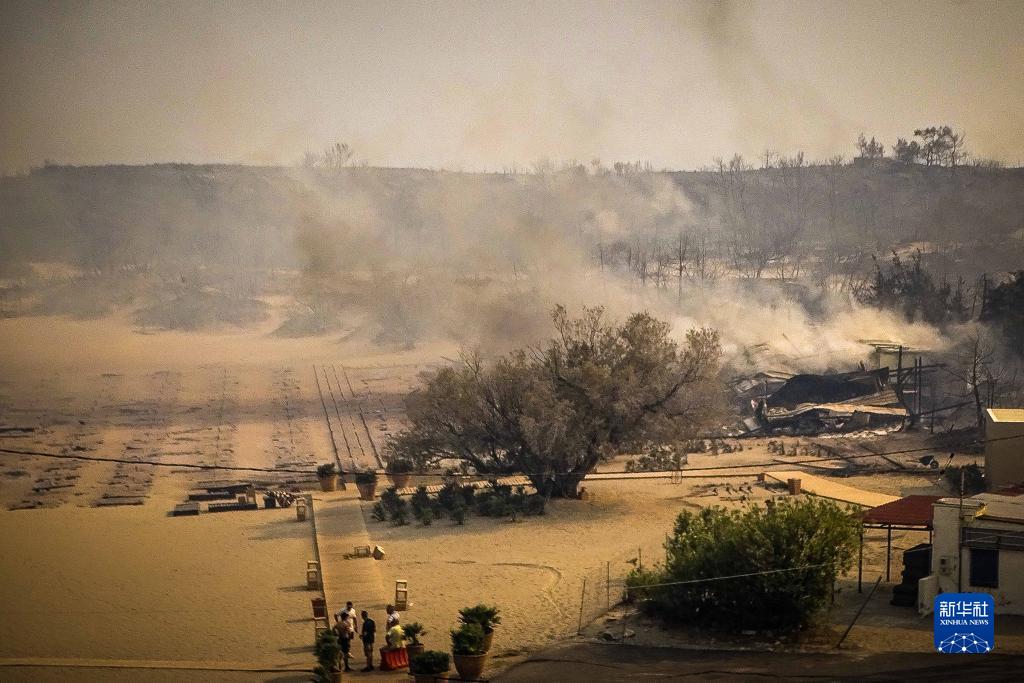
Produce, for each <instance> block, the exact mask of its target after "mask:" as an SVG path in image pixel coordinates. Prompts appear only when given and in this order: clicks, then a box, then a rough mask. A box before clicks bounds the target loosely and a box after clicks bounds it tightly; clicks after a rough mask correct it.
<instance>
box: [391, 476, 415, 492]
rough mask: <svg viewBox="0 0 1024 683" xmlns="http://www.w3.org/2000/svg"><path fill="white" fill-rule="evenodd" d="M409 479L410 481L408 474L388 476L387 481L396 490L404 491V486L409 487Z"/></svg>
mask: <svg viewBox="0 0 1024 683" xmlns="http://www.w3.org/2000/svg"><path fill="white" fill-rule="evenodd" d="M410 479H412V475H411V474H409V473H408V472H399V473H394V474H391V473H389V474H388V480H389V481H390V482H391V485H392V486H394V487H395V488H396V489H404V488H405V487H406V486H408V485H409V480H410Z"/></svg>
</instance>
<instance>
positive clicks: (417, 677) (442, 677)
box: [412, 671, 448, 683]
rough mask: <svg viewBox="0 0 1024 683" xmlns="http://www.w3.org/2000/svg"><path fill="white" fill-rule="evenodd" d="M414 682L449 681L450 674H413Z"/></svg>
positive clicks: (432, 682)
mask: <svg viewBox="0 0 1024 683" xmlns="http://www.w3.org/2000/svg"><path fill="white" fill-rule="evenodd" d="M412 680H413V681H415V682H416V683H434V681H447V680H448V672H447V671H445V672H444V673H439V674H413V675H412Z"/></svg>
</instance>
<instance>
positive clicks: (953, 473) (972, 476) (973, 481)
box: [944, 463, 985, 496]
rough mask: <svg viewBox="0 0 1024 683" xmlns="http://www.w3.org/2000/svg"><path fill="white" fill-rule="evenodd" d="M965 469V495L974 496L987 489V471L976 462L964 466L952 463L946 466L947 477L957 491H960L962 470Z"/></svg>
mask: <svg viewBox="0 0 1024 683" xmlns="http://www.w3.org/2000/svg"><path fill="white" fill-rule="evenodd" d="M961 471H963V473H964V474H963V477H964V495H965V496H973V495H975V494H977V493H982V492H983V491H984V490H985V473H984V472H983V471H982V469H981V468H980V467H978V466H977V465H975V464H974V463H968V464H966V465H964V466H963V467H957V466H955V465H952V466H950V467H947V468H946V472H945V475H944V476H945V477H946V481H948V482H949V483H950V484H951V485H952V486H953V490H954V491H956V492H957V493H959V492H960V472H961Z"/></svg>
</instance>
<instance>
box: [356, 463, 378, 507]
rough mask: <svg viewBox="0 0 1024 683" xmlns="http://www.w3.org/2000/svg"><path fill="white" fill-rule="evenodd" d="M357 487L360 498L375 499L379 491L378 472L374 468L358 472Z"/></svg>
mask: <svg viewBox="0 0 1024 683" xmlns="http://www.w3.org/2000/svg"><path fill="white" fill-rule="evenodd" d="M356 488H357V489H359V499H360V500H373V496H374V494H375V493H376V492H377V473H376V472H374V471H373V470H362V471H360V472H356Z"/></svg>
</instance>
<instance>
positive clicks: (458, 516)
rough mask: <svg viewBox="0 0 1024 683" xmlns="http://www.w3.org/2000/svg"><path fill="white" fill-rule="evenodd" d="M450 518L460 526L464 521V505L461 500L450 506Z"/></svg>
mask: <svg viewBox="0 0 1024 683" xmlns="http://www.w3.org/2000/svg"><path fill="white" fill-rule="evenodd" d="M452 519H453V520H454V521H455V523H456V524H458V525H460V526H461V525H463V524H465V523H466V506H465V504H463V503H462V502H461V501H460V502H456V504H455V507H453V508H452Z"/></svg>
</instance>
